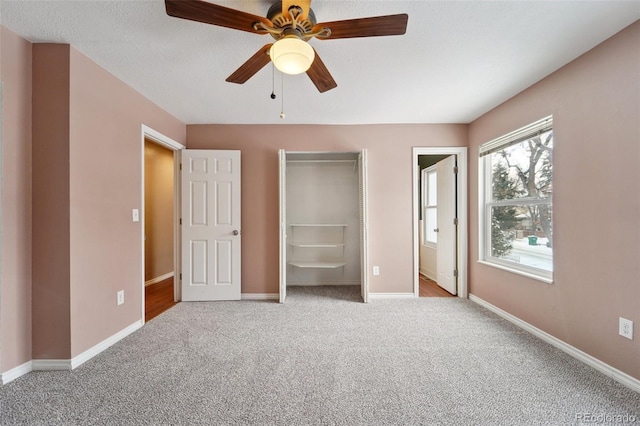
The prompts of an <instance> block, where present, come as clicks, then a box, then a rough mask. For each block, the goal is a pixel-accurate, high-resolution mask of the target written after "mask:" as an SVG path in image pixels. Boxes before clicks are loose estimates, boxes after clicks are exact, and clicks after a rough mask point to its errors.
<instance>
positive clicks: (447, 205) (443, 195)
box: [436, 155, 458, 294]
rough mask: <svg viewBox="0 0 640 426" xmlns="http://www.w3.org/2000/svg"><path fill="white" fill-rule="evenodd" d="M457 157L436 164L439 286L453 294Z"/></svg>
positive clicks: (455, 288) (454, 278)
mask: <svg viewBox="0 0 640 426" xmlns="http://www.w3.org/2000/svg"><path fill="white" fill-rule="evenodd" d="M455 167H456V156H455V155H451V156H449V157H447V158H445V159H444V160H441V161H439V162H438V163H437V164H436V173H437V176H438V177H437V193H438V194H437V195H438V197H437V198H438V204H437V205H438V219H437V221H438V250H437V253H438V255H437V258H438V259H437V271H438V279H437V282H438V285H439V286H440V287H442V288H444V289H445V290H447V291H448V292H449V293H451V294H456V293H457V287H458V285H457V284H458V283H457V279H456V274H457V271H456V273H455V274H454V271H455V270H456V268H457V266H456V264H457V262H456V240H457V223H456V220H455V219H456V173H455V171H454V168H455Z"/></svg>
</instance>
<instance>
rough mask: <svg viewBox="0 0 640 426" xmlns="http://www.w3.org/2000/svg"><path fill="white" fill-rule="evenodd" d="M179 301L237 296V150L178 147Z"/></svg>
mask: <svg viewBox="0 0 640 426" xmlns="http://www.w3.org/2000/svg"><path fill="white" fill-rule="evenodd" d="M181 177H182V187H181V188H182V218H181V220H182V300H183V301H206V300H240V294H241V289H240V229H241V228H240V151H211V150H184V151H182V174H181Z"/></svg>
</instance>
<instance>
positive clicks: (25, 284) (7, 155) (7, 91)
mask: <svg viewBox="0 0 640 426" xmlns="http://www.w3.org/2000/svg"><path fill="white" fill-rule="evenodd" d="M0 81H1V82H2V117H0V127H1V129H2V135H1V136H0V149H1V150H2V151H1V152H0V168H1V170H2V174H1V177H0V210H1V211H0V236H1V238H2V239H1V241H0V244H1V245H0V372H4V371H8V370H10V369H12V368H14V367H17V366H19V365H21V364H24V363H26V362H28V361H30V360H31V94H32V85H31V43H29V42H27V41H25V40H23V39H22V38H20V37H18V36H17V35H15V34H14V33H12V32H11V31H9V30H7V29H6V28H4V27H0Z"/></svg>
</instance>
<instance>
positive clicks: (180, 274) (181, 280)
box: [180, 272, 182, 281]
mask: <svg viewBox="0 0 640 426" xmlns="http://www.w3.org/2000/svg"><path fill="white" fill-rule="evenodd" d="M180 281H182V272H180Z"/></svg>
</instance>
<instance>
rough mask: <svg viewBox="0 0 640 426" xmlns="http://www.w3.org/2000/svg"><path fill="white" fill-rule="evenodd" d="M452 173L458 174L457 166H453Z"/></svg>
mask: <svg viewBox="0 0 640 426" xmlns="http://www.w3.org/2000/svg"><path fill="white" fill-rule="evenodd" d="M453 173H454V174H456V175H457V174H458V166H453Z"/></svg>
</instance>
